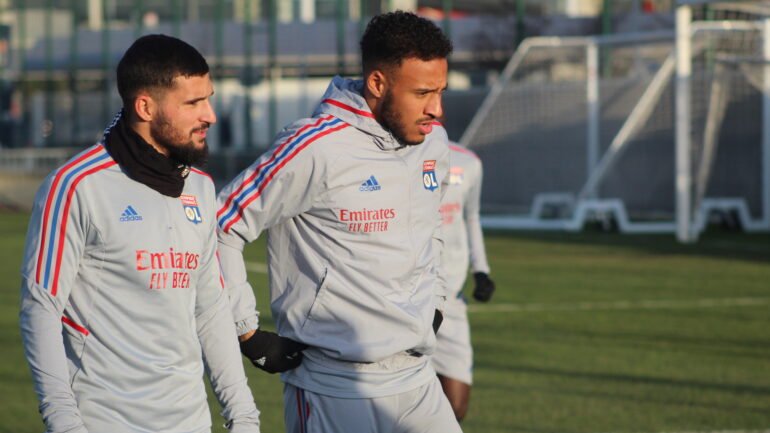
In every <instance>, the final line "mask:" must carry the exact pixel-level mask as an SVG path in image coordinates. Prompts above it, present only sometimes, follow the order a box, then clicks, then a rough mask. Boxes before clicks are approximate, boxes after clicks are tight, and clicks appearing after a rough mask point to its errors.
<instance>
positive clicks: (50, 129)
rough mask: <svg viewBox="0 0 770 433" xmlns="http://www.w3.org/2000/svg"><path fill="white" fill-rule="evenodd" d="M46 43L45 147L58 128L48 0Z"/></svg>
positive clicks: (51, 140) (49, 2)
mask: <svg viewBox="0 0 770 433" xmlns="http://www.w3.org/2000/svg"><path fill="white" fill-rule="evenodd" d="M43 25H44V26H45V29H43V32H44V41H43V44H44V45H43V46H44V49H45V119H44V120H43V125H41V126H42V129H41V132H42V134H43V143H44V146H50V145H51V143H52V142H53V133H54V130H55V128H56V124H55V122H54V119H53V116H54V107H53V104H54V101H53V99H54V95H53V34H52V32H53V0H47V1H46V4H45V13H44V24H43Z"/></svg>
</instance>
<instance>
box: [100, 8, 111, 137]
mask: <svg viewBox="0 0 770 433" xmlns="http://www.w3.org/2000/svg"><path fill="white" fill-rule="evenodd" d="M101 3H102V20H103V22H104V25H102V73H103V74H104V75H103V78H104V81H103V88H102V116H103V117H102V121H103V122H102V123H104V124H105V125H107V124H108V123H109V121H110V119H111V118H112V114H113V113H111V111H112V108H111V106H110V91H111V90H112V86H111V81H112V80H110V77H111V76H112V74H111V73H110V72H111V71H110V19H109V16H108V14H109V12H108V11H107V0H101Z"/></svg>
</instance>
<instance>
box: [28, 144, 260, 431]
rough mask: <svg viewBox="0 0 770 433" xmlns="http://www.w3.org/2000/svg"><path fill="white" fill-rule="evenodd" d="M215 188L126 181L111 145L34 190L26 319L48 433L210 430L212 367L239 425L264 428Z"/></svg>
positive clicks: (196, 177) (205, 182) (204, 183)
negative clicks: (226, 263)
mask: <svg viewBox="0 0 770 433" xmlns="http://www.w3.org/2000/svg"><path fill="white" fill-rule="evenodd" d="M215 202H216V197H215V192H214V184H213V182H212V180H211V178H210V177H209V176H208V175H206V174H205V173H203V172H200V171H197V170H194V169H193V170H192V173H190V175H189V176H188V177H187V179H186V181H185V185H184V190H183V192H182V196H181V197H179V198H172V197H168V196H165V195H161V194H160V193H158V192H156V191H155V190H153V189H150V188H149V187H147V186H145V185H144V184H142V183H139V182H136V181H134V180H132V179H130V178H129V177H128V176H127V175H126V174H125V173H124V172H123V171H122V170H121V168H120V166H118V165H117V163H116V162H115V160H113V159H112V157H111V156H110V155H109V154H108V153H107V151H106V150H105V148H104V147H103V145H101V144H98V145H95V146H92V147H90V148H88V149H86V150H85V151H83V152H82V153H80V154H79V155H77V156H75V157H74V158H72V159H71V160H70V161H69V162H68V163H66V164H65V165H64V166H62V167H60V168H59V169H57V170H55V171H54V172H53V173H52V174H51V175H50V176H48V178H47V179H46V180H45V181H44V182H43V185H42V186H41V187H40V190H39V191H38V194H37V197H36V199H35V204H34V209H33V212H32V217H31V220H30V224H29V230H28V234H27V245H26V250H25V252H24V261H23V265H22V287H21V290H22V292H21V313H20V318H19V319H20V326H21V334H22V337H23V342H24V351H25V354H26V356H27V360H28V361H29V365H30V368H31V371H32V378H33V381H34V386H35V391H36V392H37V394H38V397H39V400H40V412H41V414H42V417H43V421H44V422H45V424H46V426H47V428H48V431H49V432H78V433H81V432H87V431H88V432H92V433H95V432H110V433H124V432H137V433H138V432H142V433H149V432H175V433H180V432H209V431H211V428H210V426H211V416H210V412H209V407H208V403H207V397H206V390H205V388H204V382H203V374H204V362H205V367H206V372H207V373H208V376H209V378H210V379H211V383H212V387H213V389H214V392H215V394H216V395H217V397H218V399H219V401H220V402H222V404H223V406H224V409H223V410H222V415H223V416H224V418H225V419H227V420H232V421H233V422H234V425H233V426H232V427H231V431H233V432H236V431H237V432H258V431H259V418H258V416H259V412H258V411H257V409H256V407H255V405H254V400H253V398H252V396H251V391H250V390H249V387H248V385H247V383H246V376H245V374H244V370H243V364H242V361H241V354H240V351H239V350H238V343H237V339H236V338H235V336H234V333H235V327H234V326H233V321H232V316H231V313H230V310H229V305H228V299H227V296H226V295H225V292H224V290H223V286H224V282H223V281H222V279H221V274H220V269H219V265H218V262H217V258H216V246H217V243H216V230H215V218H214V214H215V208H214V206H215Z"/></svg>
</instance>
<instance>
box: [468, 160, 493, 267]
mask: <svg viewBox="0 0 770 433" xmlns="http://www.w3.org/2000/svg"><path fill="white" fill-rule="evenodd" d="M476 162H477V166H478V169H477V170H474V174H475V175H474V176H473V178H472V179H470V181H471V182H472V184H471V187H470V189H469V191H468V194H467V196H466V197H465V204H464V206H463V207H464V215H463V218H465V227H466V230H468V249H469V251H470V262H471V269H472V270H473V272H484V273H485V274H488V273H489V263H487V254H486V251H485V248H484V234H483V233H482V231H481V218H480V216H479V214H480V212H481V182H482V179H483V176H484V173H483V168H482V166H481V161H476Z"/></svg>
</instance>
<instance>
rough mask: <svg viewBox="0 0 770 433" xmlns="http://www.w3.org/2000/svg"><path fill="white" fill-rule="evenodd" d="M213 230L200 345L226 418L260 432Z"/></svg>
mask: <svg viewBox="0 0 770 433" xmlns="http://www.w3.org/2000/svg"><path fill="white" fill-rule="evenodd" d="M212 189H213V188H212ZM212 195H213V192H212ZM213 217H214V215H213V214H212V215H211V218H209V219H208V221H214V218H213ZM210 229H211V230H210V232H209V233H210V236H209V238H208V239H207V241H206V242H207V243H206V246H205V248H204V250H203V251H204V253H203V255H202V257H201V269H200V270H199V273H198V278H197V287H196V289H197V292H196V297H195V322H196V332H197V334H198V341H200V345H201V350H202V352H203V361H204V363H205V365H206V372H207V374H208V376H209V379H210V381H211V388H212V390H213V391H214V395H215V396H216V397H217V400H219V403H220V405H221V406H222V411H221V414H222V417H224V418H225V419H226V420H227V421H228V424H233V425H235V424H237V425H239V426H240V427H241V428H247V427H248V429H247V431H252V432H259V411H258V410H257V407H256V405H255V404H254V398H253V397H252V395H251V390H250V389H249V386H248V384H247V383H246V373H245V372H244V370H243V362H242V361H241V351H240V348H239V346H238V338H237V335H236V332H235V325H234V324H233V318H232V313H231V312H230V304H229V302H228V299H227V294H226V293H225V292H224V280H223V278H222V274H221V272H220V265H219V260H218V257H217V238H216V231H215V227H214V225H213V223H212V225H211V228H210Z"/></svg>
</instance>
